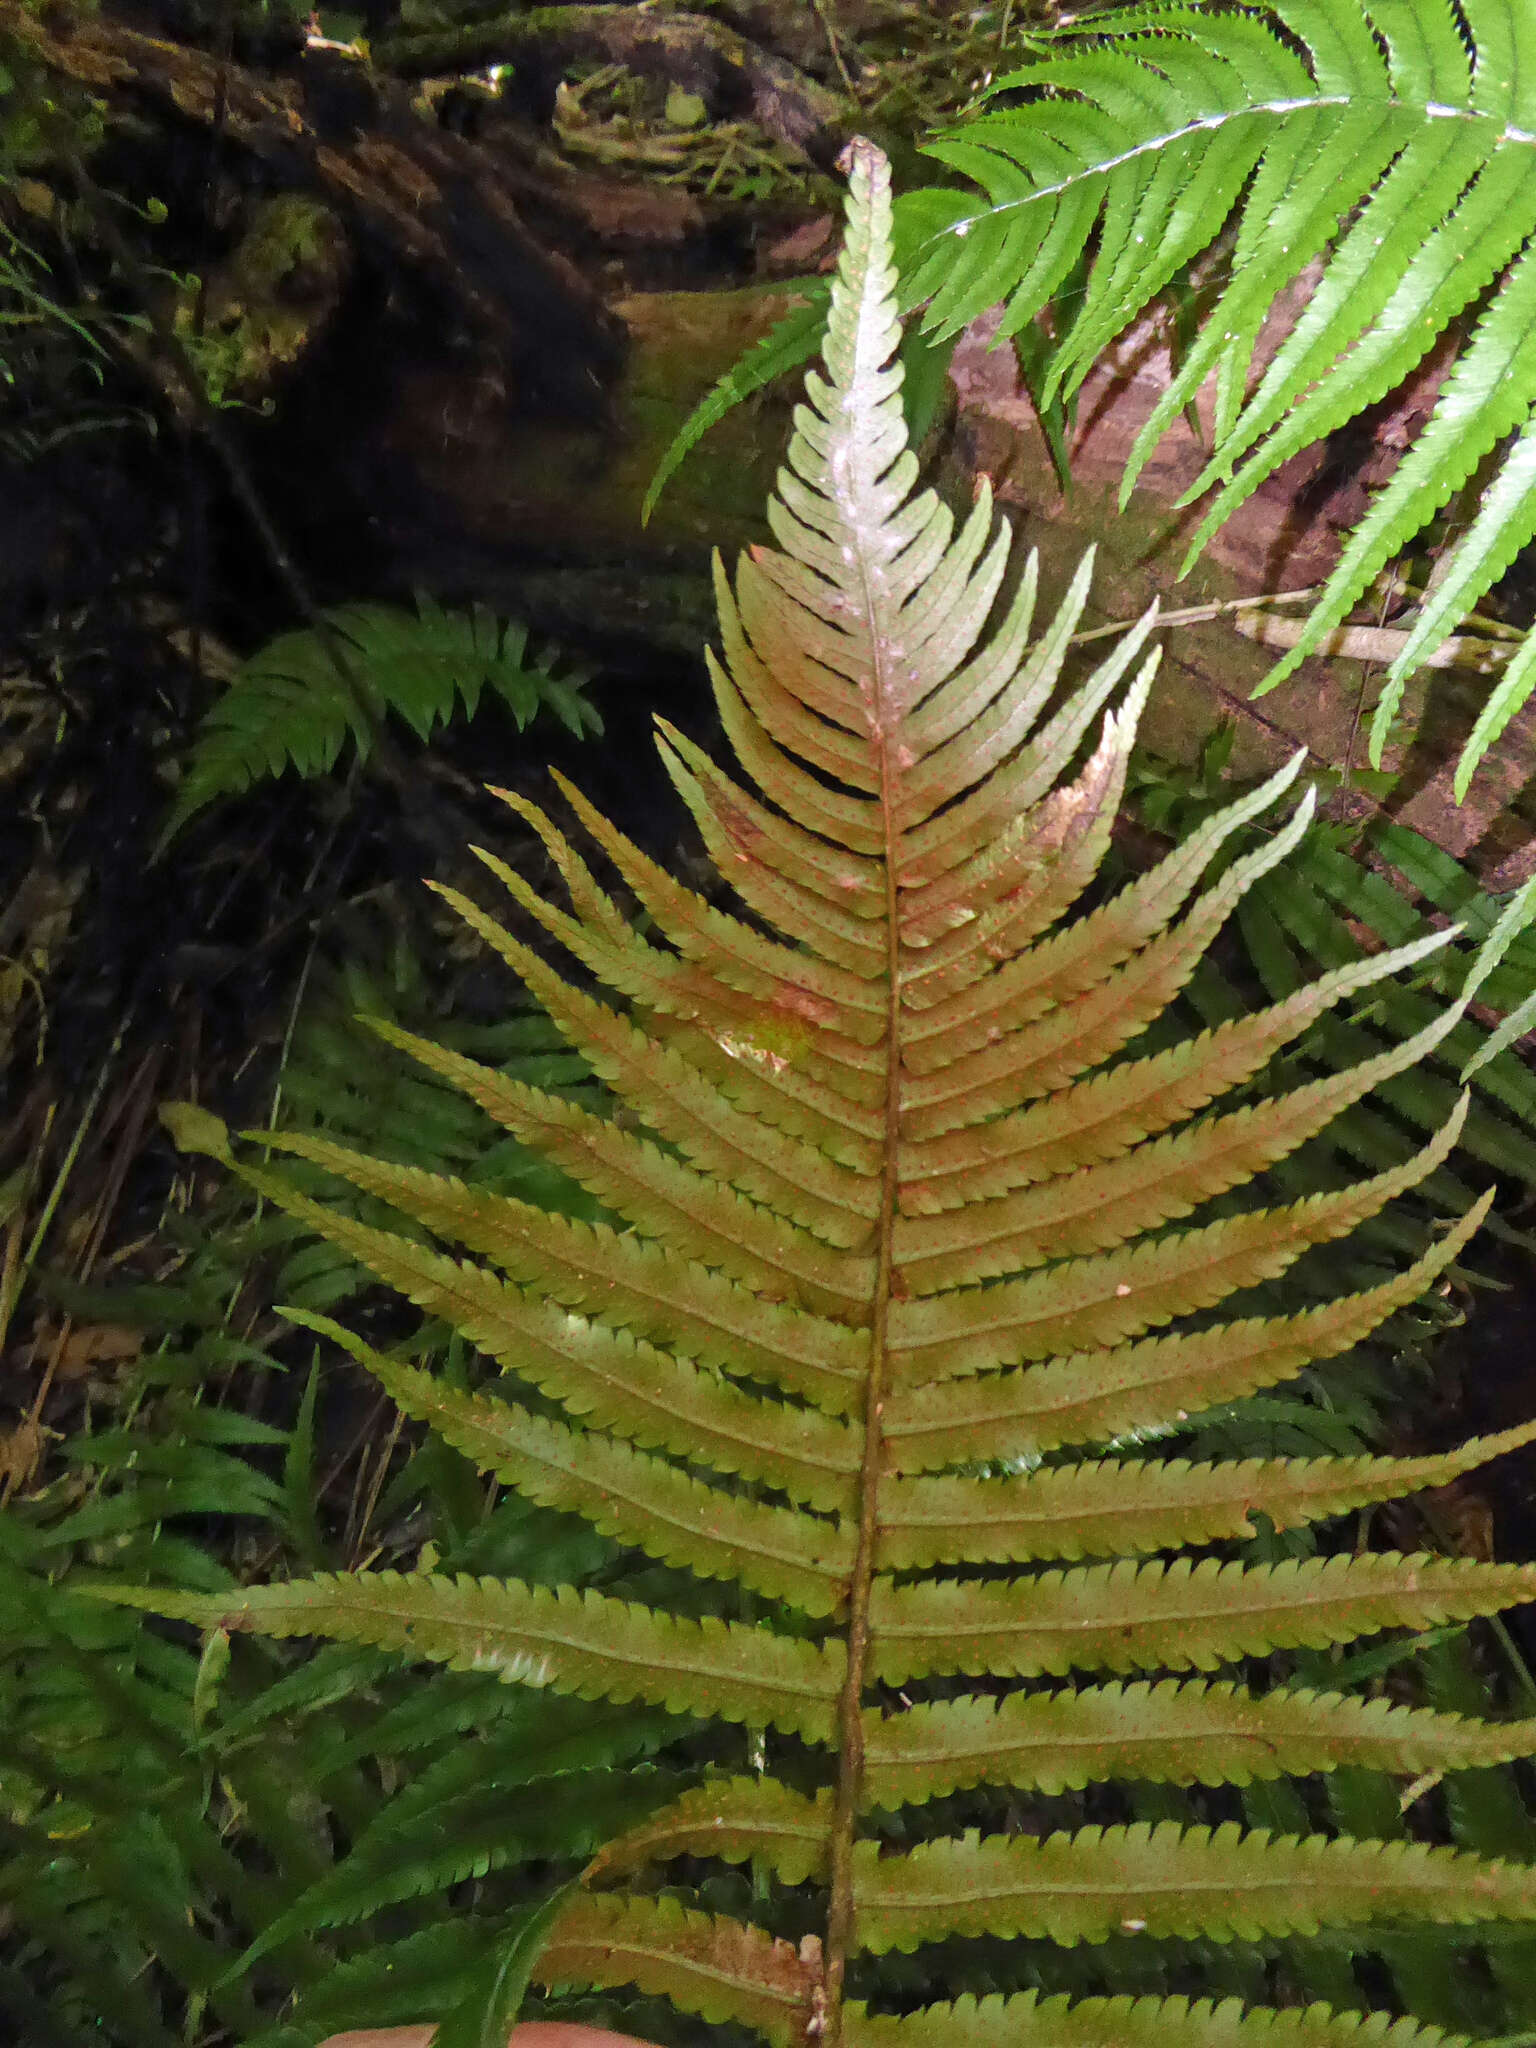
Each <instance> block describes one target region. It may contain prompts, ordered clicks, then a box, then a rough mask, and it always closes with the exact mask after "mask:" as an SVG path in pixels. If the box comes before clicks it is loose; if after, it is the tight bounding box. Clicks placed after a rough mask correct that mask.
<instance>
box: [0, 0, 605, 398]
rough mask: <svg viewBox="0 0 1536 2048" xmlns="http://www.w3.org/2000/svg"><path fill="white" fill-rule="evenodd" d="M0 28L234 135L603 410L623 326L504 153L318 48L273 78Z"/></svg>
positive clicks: (1, 22) (111, 83)
mask: <svg viewBox="0 0 1536 2048" xmlns="http://www.w3.org/2000/svg"><path fill="white" fill-rule="evenodd" d="M0 36H4V37H6V38H8V39H10V40H11V41H12V42H13V43H14V44H15V45H18V46H19V47H20V48H21V50H22V51H24V52H25V53H26V55H28V56H30V57H31V58H33V59H35V60H36V61H37V62H38V63H40V64H42V65H43V66H45V67H46V68H47V69H48V70H49V71H50V72H53V73H55V74H57V75H59V76H61V77H65V78H68V79H71V80H73V81H74V82H75V83H76V84H78V85H82V86H84V87H86V88H87V89H88V90H89V91H91V92H93V93H98V94H102V95H104V96H106V97H107V98H108V99H109V101H112V102H114V103H116V104H118V105H127V106H139V107H142V106H143V105H144V104H145V103H146V102H148V103H150V104H152V105H155V106H157V107H158V108H160V109H162V110H167V111H170V112H173V113H174V114H175V115H177V116H179V117H180V118H182V119H183V120H185V121H190V122H193V123H196V124H198V125H200V126H205V127H211V126H212V125H213V124H214V122H215V121H216V120H217V121H219V122H220V123H221V125H222V132H223V134H224V135H225V136H226V137H227V138H228V139H229V141H230V142H231V143H233V144H235V145H237V146H238V147H239V148H242V149H245V150H248V151H249V152H250V153H251V154H252V155H253V156H255V157H257V158H259V159H260V160H261V161H263V162H264V163H267V164H269V165H270V166H272V167H273V169H274V170H275V171H276V172H277V173H278V175H279V176H280V178H281V179H282V181H283V182H284V183H288V184H294V185H302V186H304V187H306V188H307V189H309V190H310V191H313V192H315V193H316V194H318V195H319V196H320V197H322V198H323V199H325V200H326V201H327V202H328V203H329V204H330V205H332V206H334V207H335V208H336V210H337V211H338V212H339V213H340V214H341V216H342V218H343V219H345V220H347V221H348V222H349V223H351V224H352V225H353V226H354V227H355V228H356V229H357V230H359V231H360V232H361V234H362V235H363V236H364V237H366V238H368V239H370V240H372V241H373V242H374V243H375V244H378V245H382V246H383V247H384V248H385V249H387V250H388V251H389V252H390V253H391V254H392V255H393V256H394V257H395V258H396V260H398V261H399V262H400V263H402V264H404V265H405V266H407V267H408V268H409V269H411V270H413V271H415V272H416V273H417V274H418V275H419V276H420V277H421V278H423V279H424V280H426V281H428V282H429V283H430V284H431V285H432V286H433V287H434V288H435V290H436V291H437V292H438V294H439V295H440V297H441V298H442V300H443V302H444V304H445V305H447V306H453V307H457V308H459V309H461V310H462V312H463V313H464V315H465V316H466V317H467V318H468V319H469V321H470V322H471V323H472V324H473V326H474V327H475V328H476V330H477V331H478V332H479V334H480V335H481V336H482V338H483V339H484V340H486V341H487V342H489V343H490V344H491V345H492V346H494V347H495V348H496V349H497V350H498V351H499V352H500V353H502V354H504V355H506V356H508V357H510V358H511V359H513V360H514V361H517V362H519V363H521V364H526V365H528V366H530V367H531V368H532V369H533V370H535V371H536V373H537V374H538V376H539V379H540V382H541V384H542V385H543V388H544V389H545V390H546V391H547V392H548V394H549V396H550V398H551V399H552V400H553V401H555V402H557V403H560V404H562V405H565V406H568V407H569V408H570V409H572V410H574V411H577V412H584V413H587V414H592V413H594V412H596V411H598V410H600V409H601V406H602V403H603V398H604V394H605V392H606V390H607V389H608V387H609V385H610V384H611V382H612V380H613V378H614V377H615V376H616V375H617V373H618V371H619V369H620V368H621V366H622V363H623V359H624V329H623V325H622V323H621V322H620V321H618V320H617V319H615V317H614V316H613V315H612V313H610V312H609V310H608V308H607V307H606V305H605V304H604V302H603V300H602V298H601V296H600V295H599V293H598V292H597V291H596V290H595V289H594V288H593V286H591V285H590V284H589V283H588V282H587V281H586V279H585V278H583V276H582V275H581V273H580V272H579V271H578V270H577V268H576V267H575V265H574V264H572V263H571V262H569V261H568V260H567V258H565V257H564V256H562V255H560V254H559V253H558V252H556V251H554V250H551V249H548V248H545V247H544V246H543V245H542V244H541V243H540V242H539V241H538V240H537V239H536V238H535V237H534V236H533V235H532V234H530V232H529V231H528V228H527V226H526V224H525V223H524V221H523V219H522V217H521V214H520V213H519V211H518V208H517V206H516V205H515V203H514V201H513V199H512V197H511V196H510V194H509V190H508V182H509V181H508V179H507V178H506V176H505V175H503V172H502V168H501V166H500V165H499V164H498V162H497V161H496V160H495V159H493V158H492V157H490V156H488V155H487V153H486V152H485V151H483V150H481V149H479V148H477V147H476V146H475V145H474V144H473V143H472V142H469V141H466V140H465V139H464V138H463V137H461V136H456V135H451V134H447V133H444V132H443V131H442V130H440V129H437V128H434V127H432V126H431V125H430V124H428V123H427V122H424V121H422V120H421V119H420V118H419V117H418V116H417V115H415V114H414V113H412V112H411V111H410V108H409V106H408V104H407V102H406V99H405V95H404V93H403V91H401V90H400V89H398V88H394V87H391V86H390V85H388V83H387V82H384V81H380V80H378V79H376V78H374V77H373V76H372V75H371V74H370V72H369V71H368V69H367V67H366V66H365V65H363V64H362V63H359V62H356V61H355V60H353V59H351V58H349V57H344V56H340V55H338V54H337V53H336V52H334V51H316V52H313V53H310V54H309V55H308V56H306V57H305V58H304V59H303V60H302V61H301V63H300V64H299V65H298V67H297V68H296V71H295V73H294V75H293V76H291V77H285V78H269V77H264V76H259V75H257V74H256V73H254V72H251V71H248V70H246V69H244V68H243V67H242V66H240V65H238V64H233V63H225V62H221V61H220V60H219V59H218V58H217V57H215V56H212V55H209V54H208V53H206V52H204V51H201V50H195V49H188V48H186V47H184V46H183V45H181V44H178V43H171V42H165V41H162V40H160V39H158V38H156V37H152V36H146V35H141V34H138V33H137V32H136V31H134V30H132V29H128V28H123V27H121V26H120V25H118V24H116V23H114V22H111V21H109V20H106V19H103V18H102V17H100V16H90V15H74V14H71V13H70V12H69V11H68V10H67V9H65V8H63V7H53V8H50V9H48V10H47V11H46V12H45V13H41V14H39V13H34V12H33V11H32V10H31V9H30V8H29V7H27V6H25V5H24V4H22V0H0Z"/></svg>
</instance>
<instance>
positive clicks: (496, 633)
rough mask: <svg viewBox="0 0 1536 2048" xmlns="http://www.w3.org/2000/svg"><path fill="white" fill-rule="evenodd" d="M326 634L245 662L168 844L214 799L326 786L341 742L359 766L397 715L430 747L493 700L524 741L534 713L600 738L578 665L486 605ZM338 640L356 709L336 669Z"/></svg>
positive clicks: (372, 619) (424, 600)
mask: <svg viewBox="0 0 1536 2048" xmlns="http://www.w3.org/2000/svg"><path fill="white" fill-rule="evenodd" d="M324 617H325V623H326V631H325V632H324V633H321V632H317V631H313V630H311V629H309V628H303V629H301V630H299V631H296V632H292V633H284V634H281V635H280V636H279V637H278V638H277V639H276V640H274V641H272V642H271V644H270V645H269V646H267V647H264V648H263V649H262V650H261V652H260V653H259V654H253V655H252V656H251V657H250V659H249V660H248V661H246V662H244V663H242V665H241V667H240V670H239V672H238V673H237V674H236V675H235V677H234V678H233V680H232V681H231V683H230V685H229V687H228V689H227V690H226V691H225V693H224V695H223V696H222V697H221V698H220V699H219V702H218V703H217V704H216V705H215V706H214V707H213V709H212V710H211V711H210V712H209V714H208V716H207V718H206V719H205V720H204V722H203V731H202V734H201V736H200V737H199V739H198V740H197V742H196V744H195V745H194V747H193V749H192V752H191V754H190V756H189V758H188V760H187V763H186V766H185V768H184V770H183V772H182V777H181V781H180V784H179V786H178V788H177V791H176V800H175V802H174V804H173V806H172V808H171V814H170V817H169V818H168V819H167V821H166V825H165V830H164V831H163V832H162V834H161V837H160V844H161V846H162V847H163V846H165V845H167V844H168V843H169V842H170V840H171V839H173V838H174V837H175V835H176V834H177V833H178V832H179V831H181V829H182V827H183V826H184V825H185V824H186V823H187V821H188V819H190V818H192V817H194V816H195V815H196V814H197V812H199V811H200V810H202V809H204V808H205V806H207V805H208V804H210V803H212V802H214V800H215V799H216V798H218V797H221V796H231V795H236V794H238V793H239V792H240V791H241V790H244V789H248V788H249V787H250V785H251V784H252V783H253V782H259V781H262V780H263V779H265V778H267V777H270V776H276V775H281V774H283V773H284V772H285V771H286V770H288V769H290V768H292V769H294V770H295V771H296V772H297V773H298V774H299V775H302V776H315V775H324V774H327V773H329V771H330V770H331V769H332V768H334V767H335V765H336V763H337V761H338V760H339V759H340V758H341V755H342V752H343V750H344V749H345V747H346V746H347V744H348V742H349V741H350V742H351V745H352V746H353V748H354V749H355V752H356V756H357V759H358V760H359V761H366V760H367V758H368V756H369V754H370V752H371V751H372V748H373V741H374V734H375V732H376V730H377V728H378V727H379V726H380V725H381V724H382V723H383V721H384V719H385V718H386V717H387V716H389V714H391V713H393V714H394V715H395V716H396V717H399V718H401V719H403V720H404V721H405V723H406V724H407V725H408V726H409V727H410V728H411V730H412V731H413V732H414V733H415V734H416V736H417V738H418V739H423V740H426V739H430V738H431V736H432V734H433V732H434V731H435V729H436V728H437V727H438V726H440V725H446V724H447V723H448V721H449V720H450V719H451V718H453V717H455V716H457V715H458V713H459V711H460V710H461V709H462V711H463V713H464V715H465V716H466V717H469V718H473V717H474V715H475V712H476V711H477V710H478V708H479V705H480V700H481V697H482V696H483V694H484V692H485V691H486V690H487V689H489V690H491V691H492V692H493V693H494V694H495V695H496V696H498V697H499V698H500V699H501V700H502V702H503V703H504V704H505V705H506V706H507V708H508V710H509V711H510V712H511V713H512V716H513V718H514V720H515V721H516V723H517V727H518V730H519V731H521V730H522V729H523V728H524V727H525V726H527V725H528V724H529V722H530V721H531V720H532V719H533V718H534V717H535V716H536V715H537V713H538V712H539V711H540V710H547V711H551V712H553V714H554V715H555V717H557V718H558V719H559V720H560V722H561V724H562V725H564V726H565V727H566V729H567V730H568V731H569V732H572V733H574V734H575V735H576V737H577V738H580V737H581V736H582V735H583V734H584V733H588V732H601V730H602V721H601V720H600V719H599V717H598V715H597V713H596V711H594V710H593V708H592V706H591V705H590V704H589V703H588V702H587V700H586V697H585V695H584V694H583V692H584V689H585V685H586V681H587V677H586V674H585V672H584V671H583V670H581V669H580V668H579V667H578V666H577V665H576V664H575V663H573V662H571V661H569V660H567V659H565V658H563V657H561V656H559V655H558V654H556V653H554V652H553V651H550V650H545V651H542V652H541V651H538V650H536V649H534V648H532V647H531V646H530V644H529V637H528V629H527V628H526V627H525V626H521V625H519V624H518V623H517V622H516V620H504V619H497V618H496V617H494V615H493V614H492V613H490V612H489V611H487V610H486V609H485V607H484V606H483V605H476V606H474V607H473V609H471V610H470V611H463V612H453V611H445V610H444V609H443V607H442V606H441V605H439V604H436V603H435V602H434V601H433V600H432V599H431V598H430V597H425V596H423V597H418V598H417V600H416V612H415V615H414V616H413V615H412V614H411V613H409V612H405V611H401V610H399V609H398V608H397V607H395V606H393V605H383V604H348V605H338V606H336V607H335V608H334V609H333V610H331V611H328V612H327V613H325V615H324ZM331 636H334V639H335V641H339V642H340V644H341V648H342V650H343V653H344V655H345V658H346V661H347V664H348V666H349V668H350V669H351V671H352V675H353V678H354V680H355V683H356V685H357V688H358V689H360V690H361V692H362V701H361V702H359V701H358V698H357V695H356V693H355V691H354V689H353V687H352V683H350V682H349V681H348V680H347V678H345V677H343V676H342V675H341V674H340V673H339V672H338V668H337V664H336V661H335V658H334V655H333V653H332V646H333V644H334V643H333V640H332V637H331Z"/></svg>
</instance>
